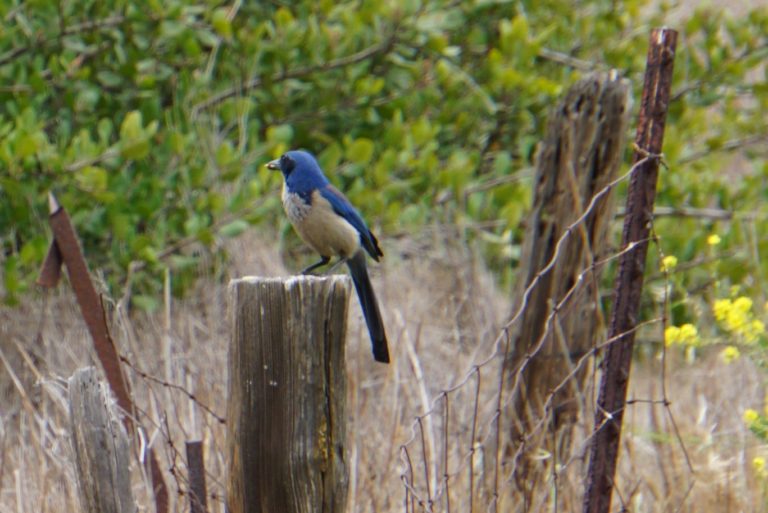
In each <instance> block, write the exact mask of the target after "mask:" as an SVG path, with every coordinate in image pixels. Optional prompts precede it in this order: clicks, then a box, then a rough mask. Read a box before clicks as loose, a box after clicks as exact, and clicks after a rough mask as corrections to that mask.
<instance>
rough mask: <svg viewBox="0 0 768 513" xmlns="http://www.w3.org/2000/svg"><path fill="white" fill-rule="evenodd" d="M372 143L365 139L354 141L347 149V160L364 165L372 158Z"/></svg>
mask: <svg viewBox="0 0 768 513" xmlns="http://www.w3.org/2000/svg"><path fill="white" fill-rule="evenodd" d="M373 150H374V145H373V141H371V140H370V139H366V138H360V139H355V141H354V142H353V143H352V144H350V145H349V146H348V147H347V152H346V153H347V159H348V160H350V161H351V162H354V163H356V164H361V165H366V164H368V163H369V162H370V161H371V158H372V157H373Z"/></svg>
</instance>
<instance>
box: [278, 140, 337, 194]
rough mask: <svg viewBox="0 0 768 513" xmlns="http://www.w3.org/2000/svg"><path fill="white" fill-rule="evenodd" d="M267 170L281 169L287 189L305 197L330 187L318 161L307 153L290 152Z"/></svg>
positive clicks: (299, 151) (300, 151)
mask: <svg viewBox="0 0 768 513" xmlns="http://www.w3.org/2000/svg"><path fill="white" fill-rule="evenodd" d="M267 168H268V169H274V170H278V169H279V170H280V171H281V172H282V173H283V177H284V178H285V185H286V187H287V188H288V190H289V191H291V192H296V193H300V194H302V195H303V194H308V193H311V191H313V190H314V189H319V188H322V187H324V186H326V185H328V179H327V178H326V177H325V175H324V174H323V171H322V170H321V169H320V165H319V164H318V163H317V160H315V157H314V156H313V155H312V154H311V153H309V152H306V151H302V150H297V151H289V152H288V153H286V154H284V155H283V156H282V157H280V158H279V159H277V160H273V161H272V162H269V163H268V164H267Z"/></svg>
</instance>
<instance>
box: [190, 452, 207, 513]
mask: <svg viewBox="0 0 768 513" xmlns="http://www.w3.org/2000/svg"><path fill="white" fill-rule="evenodd" d="M186 446H187V469H188V474H187V478H188V479H189V513H206V512H207V511H208V497H207V492H206V486H205V461H204V459H203V442H202V441H201V440H197V441H194V442H187V443H186Z"/></svg>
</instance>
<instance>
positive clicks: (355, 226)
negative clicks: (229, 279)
mask: <svg viewBox="0 0 768 513" xmlns="http://www.w3.org/2000/svg"><path fill="white" fill-rule="evenodd" d="M267 167H268V168H269V169H274V170H278V169H279V170H280V171H281V172H282V173H283V179H284V181H283V208H284V209H285V213H286V214H287V215H288V220H289V221H290V222H291V224H292V225H293V227H294V228H295V229H296V231H297V232H298V234H299V236H300V237H301V238H302V239H303V240H304V242H306V243H307V244H308V245H309V246H310V247H311V248H312V249H314V250H315V251H317V252H318V253H319V254H320V261H319V262H317V263H315V264H312V265H310V266H309V267H307V268H306V269H304V270H303V271H302V273H303V274H307V273H309V272H310V271H313V270H314V269H317V268H318V267H322V266H324V265H327V264H328V262H330V261H331V257H333V256H338V257H339V258H340V260H339V261H340V262H341V261H346V263H347V266H349V273H350V274H351V275H352V282H353V283H354V284H355V290H357V296H358V298H359V299H360V306H362V307H363V316H364V317H365V323H366V324H367V325H368V333H369V334H370V335H371V343H372V344H373V357H374V359H375V360H376V361H377V362H383V363H389V349H388V348H387V335H386V333H385V332H384V323H383V322H382V320H381V312H379V304H378V302H377V301H376V296H375V295H374V293H373V287H372V286H371V280H370V278H369V277H368V269H367V267H366V260H365V253H366V252H368V254H369V255H371V258H373V259H374V260H376V261H378V260H379V257H382V256H384V254H383V253H382V252H381V249H380V248H379V241H377V240H376V237H374V235H373V233H371V230H369V229H368V227H367V226H366V225H365V221H363V218H362V217H360V214H359V213H358V212H357V210H355V207H353V206H352V204H351V203H350V202H349V200H348V199H347V198H346V197H345V196H344V194H342V193H341V192H340V191H339V190H338V189H336V187H334V186H333V185H331V184H330V182H329V181H328V179H327V178H326V177H325V175H324V174H323V171H322V170H321V169H320V166H319V165H318V163H317V161H316V160H315V157H313V156H312V155H311V154H310V153H307V152H306V151H289V152H288V153H286V154H285V155H283V156H282V157H280V158H279V159H277V160H273V161H272V162H270V163H268V164H267Z"/></svg>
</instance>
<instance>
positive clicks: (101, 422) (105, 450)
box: [69, 367, 136, 513]
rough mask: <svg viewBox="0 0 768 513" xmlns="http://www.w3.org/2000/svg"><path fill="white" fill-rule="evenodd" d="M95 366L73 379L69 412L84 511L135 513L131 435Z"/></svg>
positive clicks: (70, 389)
mask: <svg viewBox="0 0 768 513" xmlns="http://www.w3.org/2000/svg"><path fill="white" fill-rule="evenodd" d="M109 402H111V401H110V399H109V397H108V395H107V392H106V390H105V388H104V387H102V386H100V385H99V382H98V373H97V372H96V369H94V368H93V367H87V368H84V369H80V370H78V371H77V372H75V374H74V375H73V376H72V377H71V378H69V412H70V426H71V431H72V445H73V447H74V451H75V462H76V464H77V482H78V486H79V488H80V497H81V504H82V508H83V511H85V512H87V513H133V512H135V511H136V503H135V502H134V500H133V493H132V492H131V473H130V462H129V451H128V447H129V446H128V436H127V435H126V433H125V428H124V427H123V424H122V422H120V420H118V419H117V418H116V417H115V415H114V414H113V413H112V412H111V411H110V408H109V406H108V403H109Z"/></svg>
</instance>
